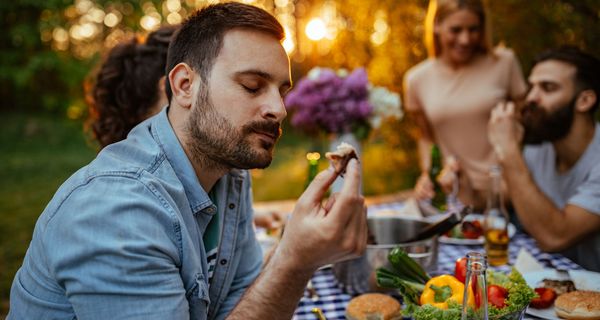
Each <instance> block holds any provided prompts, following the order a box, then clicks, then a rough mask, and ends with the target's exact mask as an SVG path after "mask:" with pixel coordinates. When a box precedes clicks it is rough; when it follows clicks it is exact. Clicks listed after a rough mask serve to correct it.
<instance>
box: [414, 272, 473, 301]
mask: <svg viewBox="0 0 600 320" xmlns="http://www.w3.org/2000/svg"><path fill="white" fill-rule="evenodd" d="M464 290H465V285H464V284H463V283H462V282H460V281H458V279H456V278H455V277H453V276H451V275H447V274H444V275H441V276H437V277H433V278H431V279H430V280H429V281H427V283H426V284H425V290H423V293H422V294H421V298H420V299H419V302H420V303H421V305H424V304H430V305H432V306H434V307H436V308H440V309H448V301H450V300H452V301H455V302H456V303H458V304H462V303H463V297H464ZM468 295H469V297H468V300H467V304H468V305H469V306H474V305H475V303H474V301H475V299H474V298H473V290H471V289H469V293H468Z"/></svg>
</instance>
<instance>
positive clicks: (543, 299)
mask: <svg viewBox="0 0 600 320" xmlns="http://www.w3.org/2000/svg"><path fill="white" fill-rule="evenodd" d="M535 293H537V294H538V296H539V297H538V298H533V300H531V302H530V303H529V305H530V306H531V307H532V308H536V309H546V308H549V307H550V306H551V305H552V303H554V299H556V292H555V291H554V290H553V289H551V288H535Z"/></svg>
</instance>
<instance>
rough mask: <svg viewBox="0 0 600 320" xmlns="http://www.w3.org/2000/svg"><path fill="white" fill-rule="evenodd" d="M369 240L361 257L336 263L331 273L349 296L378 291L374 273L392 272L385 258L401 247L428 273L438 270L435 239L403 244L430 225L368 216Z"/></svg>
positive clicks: (399, 218) (400, 218)
mask: <svg viewBox="0 0 600 320" xmlns="http://www.w3.org/2000/svg"><path fill="white" fill-rule="evenodd" d="M367 224H368V228H369V238H370V241H369V243H371V244H368V245H367V250H366V252H365V254H363V256H361V257H360V258H357V259H352V260H348V261H343V262H339V263H336V264H335V265H334V266H333V273H334V275H335V277H336V278H337V280H338V281H339V282H340V283H341V284H342V285H344V287H345V289H346V291H347V292H349V293H364V292H369V291H378V290H381V289H380V288H378V287H377V285H376V281H375V270H376V269H377V268H379V267H386V268H388V269H391V266H390V265H389V262H388V259H387V256H388V253H389V252H390V250H391V249H393V248H395V247H402V248H403V249H404V250H406V252H407V253H408V255H409V256H410V257H411V258H413V259H414V260H415V261H416V262H417V263H419V264H420V265H421V266H422V267H423V268H424V269H425V270H427V271H435V270H436V269H437V257H438V239H437V236H434V237H431V238H428V239H425V240H420V241H415V242H404V241H405V240H407V239H410V238H414V237H415V236H416V235H417V234H418V233H419V231H421V230H422V229H423V228H426V227H427V226H429V223H428V222H425V221H421V220H415V219H408V218H403V217H369V218H368V219H367Z"/></svg>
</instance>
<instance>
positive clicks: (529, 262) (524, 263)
mask: <svg viewBox="0 0 600 320" xmlns="http://www.w3.org/2000/svg"><path fill="white" fill-rule="evenodd" d="M515 268H516V269H517V270H518V271H519V272H520V273H526V272H534V271H541V270H544V266H543V265H542V264H541V263H539V262H538V261H537V259H536V258H535V257H534V256H533V255H531V253H529V251H527V250H526V249H525V248H521V250H519V253H518V254H517V260H516V261H515Z"/></svg>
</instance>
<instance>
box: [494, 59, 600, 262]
mask: <svg viewBox="0 0 600 320" xmlns="http://www.w3.org/2000/svg"><path fill="white" fill-rule="evenodd" d="M599 77H600V61H599V60H598V59H597V58H595V57H593V56H591V55H589V54H586V53H584V52H582V51H580V50H579V49H576V48H573V47H563V48H560V49H555V50H550V51H547V52H545V53H543V54H541V55H540V56H539V57H538V59H537V60H536V63H535V65H534V67H533V69H532V71H531V75H530V76H529V79H528V81H529V84H530V90H529V92H528V94H527V97H526V101H525V102H526V104H525V106H524V107H523V109H522V110H521V112H518V111H519V110H516V108H515V105H514V104H512V103H502V104H500V105H498V106H497V107H496V108H495V109H494V110H493V111H492V115H491V118H490V122H489V124H488V135H489V139H490V142H491V144H492V146H494V150H495V153H496V155H497V158H498V161H499V162H500V164H501V166H502V168H503V176H504V179H505V182H506V184H507V189H508V194H509V196H510V198H511V201H512V204H513V206H514V208H515V211H516V214H517V217H518V219H519V221H520V222H521V224H522V226H523V228H524V229H525V230H526V231H527V232H529V234H530V235H531V236H533V238H535V239H536V241H537V242H538V245H539V246H540V248H542V249H543V250H545V251H560V252H562V253H563V254H564V255H565V256H567V257H569V258H570V259H572V260H573V261H575V262H576V263H578V264H579V265H581V266H582V267H584V268H586V269H589V270H594V271H600V125H599V124H598V123H597V122H596V120H595V118H594V113H595V111H596V110H597V109H598V105H599V103H600V78H599ZM519 116H520V117H519ZM521 142H523V143H524V144H525V145H526V146H525V148H524V149H523V152H521V147H520V143H521Z"/></svg>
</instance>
